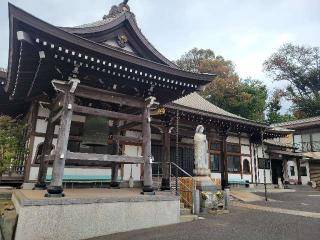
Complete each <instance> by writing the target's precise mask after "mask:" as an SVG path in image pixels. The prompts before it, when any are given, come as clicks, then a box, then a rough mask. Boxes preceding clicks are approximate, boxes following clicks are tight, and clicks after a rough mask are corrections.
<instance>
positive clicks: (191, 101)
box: [172, 92, 247, 120]
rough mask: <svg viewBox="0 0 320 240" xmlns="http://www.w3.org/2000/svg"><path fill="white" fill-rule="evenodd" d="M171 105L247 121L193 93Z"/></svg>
mask: <svg viewBox="0 0 320 240" xmlns="http://www.w3.org/2000/svg"><path fill="white" fill-rule="evenodd" d="M172 103H173V104H177V105H180V106H183V107H188V108H193V109H195V110H199V111H204V112H208V113H214V114H218V115H223V116H227V117H231V118H237V119H241V120H247V119H246V118H243V117H240V116H238V115H236V114H233V113H230V112H228V111H225V110H223V109H222V108H219V107H217V106H216V105H214V104H212V103H211V102H209V101H207V100H206V99H204V98H203V97H201V96H200V95H199V94H198V93H196V92H193V93H191V94H189V95H187V96H184V97H182V98H179V99H177V100H175V101H173V102H172Z"/></svg>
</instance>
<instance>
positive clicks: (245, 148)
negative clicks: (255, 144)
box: [241, 145, 251, 155]
mask: <svg viewBox="0 0 320 240" xmlns="http://www.w3.org/2000/svg"><path fill="white" fill-rule="evenodd" d="M241 154H250V155H251V153H250V147H249V146H243V145H242V146H241Z"/></svg>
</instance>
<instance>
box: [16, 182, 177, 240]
mask: <svg viewBox="0 0 320 240" xmlns="http://www.w3.org/2000/svg"><path fill="white" fill-rule="evenodd" d="M140 191H141V189H135V188H133V189H117V190H113V189H73V190H72V189H66V190H65V193H66V197H64V198H45V197H44V194H45V191H37V190H15V191H14V193H13V196H12V201H13V203H14V205H15V208H16V211H17V213H18V221H17V226H16V233H15V240H22V239H34V240H38V239H57V240H59V239H64V240H72V239H87V238H94V237H98V236H103V235H108V234H112V233H117V232H125V231H131V230H135V229H142V228H150V227H156V226H163V225H168V224H174V223H178V222H179V215H180V214H179V209H180V201H179V199H178V198H177V197H175V196H173V195H172V194H167V193H160V192H159V193H158V192H157V194H156V195H152V196H149V195H141V194H140Z"/></svg>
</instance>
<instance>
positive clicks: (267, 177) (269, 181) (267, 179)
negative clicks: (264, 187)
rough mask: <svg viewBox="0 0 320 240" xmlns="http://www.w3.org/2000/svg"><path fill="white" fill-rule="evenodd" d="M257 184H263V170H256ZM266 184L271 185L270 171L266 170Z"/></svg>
mask: <svg viewBox="0 0 320 240" xmlns="http://www.w3.org/2000/svg"><path fill="white" fill-rule="evenodd" d="M258 183H264V173H263V169H258ZM266 183H272V179H271V170H270V169H266Z"/></svg>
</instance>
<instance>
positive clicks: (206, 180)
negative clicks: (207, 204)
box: [194, 176, 217, 192]
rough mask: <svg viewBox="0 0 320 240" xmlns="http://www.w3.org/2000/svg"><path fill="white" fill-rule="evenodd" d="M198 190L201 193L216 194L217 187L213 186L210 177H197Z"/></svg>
mask: <svg viewBox="0 0 320 240" xmlns="http://www.w3.org/2000/svg"><path fill="white" fill-rule="evenodd" d="M194 178H195V180H196V188H197V189H198V190H199V191H206V192H216V191H217V187H216V186H215V185H214V184H213V182H212V180H211V178H210V177H209V176H196V177H194Z"/></svg>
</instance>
